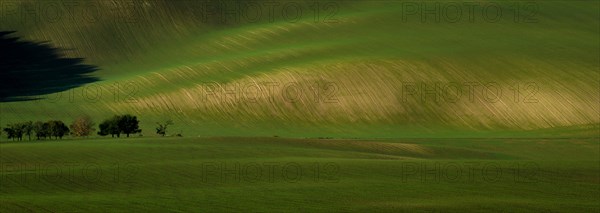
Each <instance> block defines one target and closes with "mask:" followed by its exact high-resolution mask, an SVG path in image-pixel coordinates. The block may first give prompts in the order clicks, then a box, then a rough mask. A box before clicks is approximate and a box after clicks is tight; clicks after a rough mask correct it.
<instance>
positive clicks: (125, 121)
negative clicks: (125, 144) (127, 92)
mask: <svg viewBox="0 0 600 213" xmlns="http://www.w3.org/2000/svg"><path fill="white" fill-rule="evenodd" d="M139 123H140V121H138V119H137V117H136V116H133V115H130V114H126V115H123V116H121V117H120V119H119V123H118V124H119V125H118V126H119V129H120V130H121V131H122V132H123V133H125V135H127V137H129V134H134V133H139V132H142V130H141V129H140V126H139Z"/></svg>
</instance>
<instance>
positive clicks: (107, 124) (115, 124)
mask: <svg viewBox="0 0 600 213" xmlns="http://www.w3.org/2000/svg"><path fill="white" fill-rule="evenodd" d="M120 119H121V118H120V116H116V115H115V116H113V117H112V118H109V119H106V120H104V121H102V123H100V125H99V126H98V127H99V128H100V131H99V132H98V135H100V136H106V135H109V134H110V135H111V136H112V137H113V138H114V137H115V135H117V137H121V130H119V120H120Z"/></svg>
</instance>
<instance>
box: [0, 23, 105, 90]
mask: <svg viewBox="0 0 600 213" xmlns="http://www.w3.org/2000/svg"><path fill="white" fill-rule="evenodd" d="M13 33H14V31H0V50H1V51H0V102H9V101H24V100H32V99H35V97H32V96H39V95H46V94H52V93H56V92H61V91H65V90H68V89H72V88H76V87H79V86H82V85H84V84H87V83H92V82H95V81H98V80H99V79H98V78H96V77H92V76H89V75H90V74H91V73H92V72H94V71H96V70H98V68H97V67H96V66H93V65H86V64H83V58H67V57H64V56H63V54H62V50H61V49H58V48H55V47H52V46H51V45H49V44H48V42H32V41H21V40H20V39H19V38H18V37H14V36H11V34H13Z"/></svg>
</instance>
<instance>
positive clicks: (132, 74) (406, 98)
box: [0, 1, 600, 137]
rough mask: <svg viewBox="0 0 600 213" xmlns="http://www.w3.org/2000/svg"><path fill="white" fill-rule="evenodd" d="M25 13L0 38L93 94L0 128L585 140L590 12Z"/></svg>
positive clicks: (7, 9)
mask: <svg viewBox="0 0 600 213" xmlns="http://www.w3.org/2000/svg"><path fill="white" fill-rule="evenodd" d="M40 2H41V3H40ZM40 2H35V1H19V2H11V3H10V4H7V3H4V4H5V5H4V6H3V7H2V14H1V15H2V16H3V18H2V21H1V22H0V29H1V30H14V31H17V33H16V34H15V35H17V36H20V37H22V39H25V40H34V41H49V42H50V43H52V44H53V45H55V46H58V47H62V48H66V49H68V50H67V51H66V54H67V55H68V56H77V57H84V58H86V63H89V64H93V65H97V66H99V67H100V69H101V70H100V71H98V72H97V73H96V75H97V76H98V77H100V78H101V79H102V81H100V82H97V83H95V84H93V85H89V86H88V87H84V88H78V89H74V90H70V91H65V92H63V93H60V94H53V95H49V96H48V97H45V99H42V100H38V101H27V102H15V103H2V106H1V110H2V111H1V112H2V120H1V123H2V125H4V124H6V123H9V122H12V121H21V120H45V119H50V118H57V119H64V120H66V121H68V122H70V121H71V120H72V119H73V118H74V117H75V116H77V115H79V114H89V115H91V116H92V117H94V118H95V119H97V120H100V119H103V118H104V117H107V116H109V115H112V114H115V113H134V114H136V115H139V117H140V118H141V120H142V127H143V129H144V132H145V133H146V135H152V134H151V133H152V130H153V125H154V123H155V122H157V121H161V120H165V119H169V118H170V119H173V120H174V121H175V123H176V126H174V127H173V131H176V132H182V133H183V134H184V135H190V136H196V135H263V136H272V135H284V136H286V135H287V136H309V137H313V136H314V137H319V136H334V137H402V136H407V137H408V136H418V137H422V136H425V137H436V136H470V135H472V136H485V135H488V134H492V135H497V136H507V137H508V136H514V135H533V136H536V135H573V134H578V135H583V134H585V135H595V134H597V129H598V123H599V122H600V117H599V114H598V112H599V110H600V106H599V104H598V103H599V102H600V99H599V95H600V94H599V88H600V87H599V80H598V79H599V73H598V66H599V61H598V58H599V57H600V53H599V49H600V42H599V40H598V34H599V33H600V32H599V28H598V25H599V20H600V19H599V12H598V11H599V3H598V2H596V1H589V2H588V1H577V2H566V1H564V2H562V1H549V2H535V3H533V4H529V3H522V2H481V3H476V4H477V7H475V9H474V13H473V14H472V15H471V16H470V15H469V13H468V11H469V10H468V8H469V7H467V6H465V4H462V3H460V2H459V3H457V4H452V3H449V2H438V3H439V7H438V8H441V9H440V10H439V11H437V12H436V14H434V15H431V14H429V15H427V13H425V15H424V16H423V15H421V13H420V12H421V11H420V10H418V9H415V7H416V8H419V7H423V6H428V7H432V8H436V5H435V3H432V2H430V3H427V4H426V5H423V4H421V3H419V4H408V3H406V2H405V3H402V2H395V1H373V2H360V1H347V2H345V1H340V2H334V3H331V4H327V3H325V2H321V3H320V4H319V5H317V6H318V8H319V16H318V17H317V20H315V16H314V13H315V10H314V8H315V5H312V4H313V3H311V1H306V2H303V1H295V3H297V5H299V6H300V7H301V8H302V11H303V13H302V16H301V17H300V19H299V20H294V21H289V20H287V21H286V19H285V18H286V17H288V18H289V16H290V14H291V13H290V12H289V11H287V13H286V12H285V11H286V10H284V9H282V7H283V5H286V2H281V4H280V6H278V7H275V9H274V11H275V13H274V14H275V15H274V16H273V17H272V21H271V20H269V19H268V18H267V17H266V15H263V19H262V20H259V21H256V22H254V23H248V20H246V19H244V18H241V19H240V20H239V21H235V20H233V21H231V20H230V17H229V18H228V17H222V16H221V15H218V14H208V15H207V18H206V19H205V20H203V16H202V9H201V8H200V9H198V7H200V6H199V5H198V3H197V2H194V1H175V2H169V3H166V2H163V1H139V2H136V3H135V4H127V3H123V2H121V1H92V2H88V4H92V5H91V7H92V8H97V9H98V11H99V12H98V14H97V15H90V13H89V12H88V13H86V11H87V10H84V9H82V8H85V7H84V5H85V4H84V3H82V5H79V6H77V7H75V10H74V11H75V12H74V13H73V14H70V13H66V12H65V11H67V10H66V8H67V6H65V5H64V4H63V5H61V4H58V6H59V7H58V8H61V9H60V10H59V11H63V12H64V14H63V16H62V17H61V18H57V20H50V21H49V20H48V17H47V15H46V16H44V15H40V16H39V17H38V18H39V20H38V21H30V20H31V15H27V14H26V15H21V14H20V13H19V12H20V11H23V10H25V9H26V8H30V7H31V6H32V5H34V6H35V5H38V6H39V5H42V6H41V7H38V8H44V6H43V5H44V4H45V3H44V2H43V1H40ZM229 3H231V2H229ZM448 5H459V8H461V12H460V13H457V12H456V11H455V10H453V9H452V8H450V7H449V6H448ZM490 5H493V6H495V7H494V8H500V9H501V10H502V13H501V15H499V16H498V19H497V20H496V19H494V15H495V14H494V13H493V12H490V11H492V9H487V10H485V9H484V8H490ZM229 7H231V6H229ZM24 8H25V9H24ZM77 8H80V9H77ZM242 8H245V7H242ZM444 8H445V9H444ZM448 8H450V9H448ZM288 9H289V8H288ZM415 10H416V12H415ZM40 11H42V10H41V9H40ZM257 11H259V10H257V9H256V8H249V9H247V10H244V9H238V10H237V12H240V13H241V12H244V13H253V12H257ZM260 11H262V12H263V13H267V12H268V10H267V8H266V7H263V8H262V10H260ZM15 14H17V15H15ZM40 14H42V13H41V12H40ZM282 14H283V15H282ZM292 15H293V14H292ZM436 15H437V16H436ZM92 16H93V17H95V19H91V18H90V17H92ZM423 17H424V19H422V18H423ZM455 17H460V18H461V19H460V20H458V21H454V20H453V19H454V18H455ZM436 18H439V19H440V20H439V21H437V20H436ZM224 19H225V20H229V21H226V22H225V23H223V22H222V20H224ZM290 85H291V86H290ZM436 86H437V89H435V92H437V93H438V94H437V95H432V94H431V90H434V88H436ZM436 99H437V100H436ZM524 132H529V133H524Z"/></svg>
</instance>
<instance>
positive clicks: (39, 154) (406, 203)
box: [0, 138, 600, 212]
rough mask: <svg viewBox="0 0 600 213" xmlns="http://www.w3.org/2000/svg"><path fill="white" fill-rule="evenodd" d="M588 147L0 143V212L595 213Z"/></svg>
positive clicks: (593, 146) (514, 142)
mask: <svg viewBox="0 0 600 213" xmlns="http://www.w3.org/2000/svg"><path fill="white" fill-rule="evenodd" d="M599 146H600V144H599V143H598V140H596V139H594V140H592V139H405V140H349V139H348V140H337V139H281V138H201V139H198V138H186V139H178V138H156V139H138V138H135V139H134V138H131V139H122V140H110V139H95V140H66V141H59V142H55V141H52V142H41V143H38V142H31V143H10V144H3V145H2V157H1V160H2V162H3V168H2V169H3V170H2V172H3V173H2V174H3V175H2V188H1V191H0V193H2V195H3V196H2V205H1V206H0V211H2V212H14V211H36V212H38V211H52V212H73V211H77V212H80V211H85V212H88V211H92V212H94V211H104V210H108V211H128V210H129V209H133V210H136V211H161V212H164V211H208V212H223V211H225V212H230V211H251V212H264V211H284V212H287V211H301V212H332V211H334V212H347V211H360V212H364V211H369V212H372V211H375V212H432V211H434V212H438V211H442V212H464V211H466V210H470V211H477V212H480V211H493V212H554V211H559V212H595V211H597V210H598V209H599V208H600V204H599V203H598V202H597V201H598V192H599V190H600V185H599V184H598V179H599V178H600V177H599V176H600V165H599V164H598V155H599V154H600V153H599V149H600V147H599ZM15 159H18V160H15Z"/></svg>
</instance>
